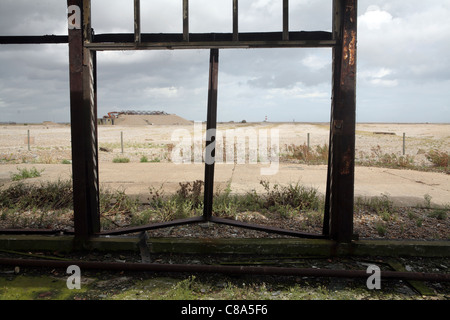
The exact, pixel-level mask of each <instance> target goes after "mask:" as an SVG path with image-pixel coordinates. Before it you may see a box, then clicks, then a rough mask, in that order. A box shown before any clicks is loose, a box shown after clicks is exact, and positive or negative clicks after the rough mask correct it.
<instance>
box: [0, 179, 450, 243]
mask: <svg viewBox="0 0 450 320" xmlns="http://www.w3.org/2000/svg"><path fill="white" fill-rule="evenodd" d="M260 185H261V191H260V192H257V191H256V190H252V191H250V192H247V193H244V194H236V193H232V190H231V188H230V185H228V186H227V187H226V188H225V190H221V191H218V192H216V193H215V194H214V201H213V214H214V215H215V216H218V217H224V218H231V219H241V218H247V216H246V215H248V214H250V215H251V214H252V213H258V214H261V215H263V216H265V217H267V218H273V219H280V218H281V219H292V218H296V217H302V218H304V219H305V221H306V223H307V225H309V226H313V225H314V226H320V225H321V224H322V221H323V210H324V198H323V196H322V195H321V194H319V192H318V191H317V190H316V189H314V188H310V187H305V186H303V185H301V184H299V183H296V184H289V185H279V184H270V183H269V182H268V181H264V180H261V181H260ZM203 189H204V186H203V181H200V180H196V181H192V182H182V183H180V184H179V188H178V190H177V191H176V192H175V193H173V194H166V193H165V192H164V190H163V186H160V187H159V188H150V189H149V194H148V195H147V197H146V199H145V201H142V200H143V199H142V198H138V197H135V196H130V195H127V194H126V193H125V191H124V190H107V189H104V188H102V189H101V191H100V199H99V200H100V217H101V218H100V219H101V224H102V228H103V229H105V230H108V229H113V228H116V227H125V226H133V225H142V224H146V223H152V222H163V221H170V220H173V219H178V218H188V217H193V216H200V215H202V214H203V207H204V203H203V197H204V192H203ZM72 192H73V187H72V181H71V180H65V181H60V180H58V181H55V182H40V183H35V184H26V183H24V182H23V181H19V182H17V183H15V184H12V185H10V186H8V187H6V188H3V187H1V186H0V223H1V224H2V225H3V226H5V225H12V226H20V227H29V226H30V225H29V224H27V222H30V223H31V222H33V227H34V228H39V227H46V228H47V226H48V225H52V224H54V223H52V222H51V219H54V220H55V221H58V222H57V223H58V224H59V225H64V226H66V227H70V226H71V224H72V223H73V219H71V218H70V216H71V215H72V214H73V194H72ZM417 208H420V209H421V211H423V212H425V215H420V214H418V213H417V212H416V210H414V209H413V208H409V209H407V210H409V211H408V212H407V214H406V217H407V218H408V219H410V220H411V221H414V224H415V225H416V226H417V227H421V225H422V223H423V222H424V220H423V219H424V218H427V217H429V218H433V219H436V220H437V222H438V223H439V221H445V220H446V219H448V217H449V212H450V204H449V205H446V206H434V205H432V203H431V196H430V195H424V201H423V203H421V204H418V205H417ZM403 209H405V208H403ZM403 209H402V210H403ZM398 210H399V208H397V207H395V206H394V204H393V201H392V200H391V199H390V198H389V196H388V195H385V194H383V195H381V196H380V197H371V198H360V197H358V198H356V199H355V214H364V215H367V214H373V215H374V216H375V217H378V218H377V220H375V221H376V226H375V227H376V230H377V232H378V234H379V235H380V236H383V235H385V234H386V233H387V232H388V231H389V230H390V224H391V223H395V222H396V221H398V220H399V217H400V212H399V211H398ZM404 218H405V215H403V219H404ZM63 219H66V220H67V221H62V220H63Z"/></svg>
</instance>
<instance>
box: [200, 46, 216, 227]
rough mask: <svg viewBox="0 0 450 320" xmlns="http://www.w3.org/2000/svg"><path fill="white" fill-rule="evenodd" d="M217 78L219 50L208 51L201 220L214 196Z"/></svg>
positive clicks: (208, 209)
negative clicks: (203, 191)
mask: <svg viewBox="0 0 450 320" xmlns="http://www.w3.org/2000/svg"><path fill="white" fill-rule="evenodd" d="M218 77H219V49H211V50H210V59H209V82H208V112H207V119H206V147H205V194H204V207H203V218H204V219H205V220H209V219H210V218H211V216H212V205H213V195H214V164H215V147H216V128H217V87H218Z"/></svg>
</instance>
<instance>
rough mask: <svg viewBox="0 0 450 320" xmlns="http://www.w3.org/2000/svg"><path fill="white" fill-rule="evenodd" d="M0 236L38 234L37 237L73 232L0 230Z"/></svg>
mask: <svg viewBox="0 0 450 320" xmlns="http://www.w3.org/2000/svg"><path fill="white" fill-rule="evenodd" d="M0 234H7V235H18V234H24V235H31V234H39V235H56V234H66V235H69V234H73V231H69V230H53V229H0Z"/></svg>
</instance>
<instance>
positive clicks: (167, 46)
mask: <svg viewBox="0 0 450 320" xmlns="http://www.w3.org/2000/svg"><path fill="white" fill-rule="evenodd" d="M334 45H335V42H334V41H333V40H318V41H314V40H299V41H217V42H200V41H199V42H192V41H191V42H186V43H181V42H160V43H153V42H141V44H140V45H139V47H136V45H135V44H134V43H128V42H120V43H107V42H103V43H90V44H88V45H86V47H87V48H89V49H91V50H95V51H122V50H177V49H211V48H214V49H271V48H330V47H333V46H334Z"/></svg>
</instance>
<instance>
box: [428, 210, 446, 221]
mask: <svg viewBox="0 0 450 320" xmlns="http://www.w3.org/2000/svg"><path fill="white" fill-rule="evenodd" d="M447 214H448V210H447V209H440V208H439V209H434V210H433V211H431V212H430V213H429V214H428V216H429V217H431V218H435V219H438V220H445V219H447Z"/></svg>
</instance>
